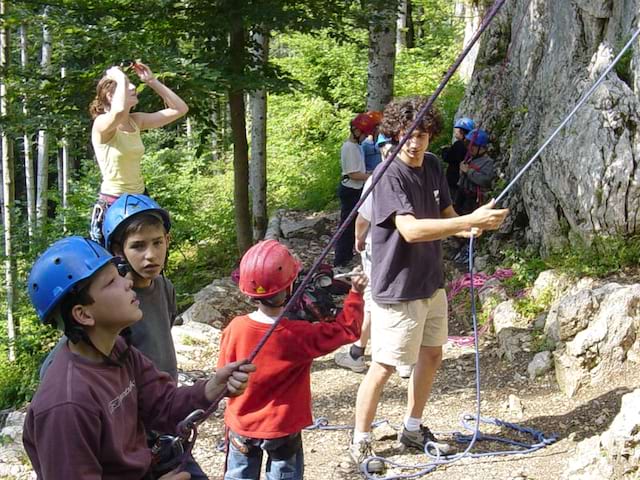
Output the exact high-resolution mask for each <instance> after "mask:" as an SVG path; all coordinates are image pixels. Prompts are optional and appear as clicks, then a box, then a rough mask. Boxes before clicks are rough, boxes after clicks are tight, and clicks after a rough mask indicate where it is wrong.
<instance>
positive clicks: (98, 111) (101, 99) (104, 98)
mask: <svg viewBox="0 0 640 480" xmlns="http://www.w3.org/2000/svg"><path fill="white" fill-rule="evenodd" d="M116 86H117V83H116V82H115V80H111V79H110V78H107V77H106V76H105V77H102V78H101V79H100V81H99V82H98V86H97V87H96V97H95V98H94V99H93V101H92V102H91V104H90V105H89V114H90V115H91V118H96V117H97V116H98V115H102V114H103V113H105V112H106V111H107V110H108V109H109V107H111V101H110V100H109V95H113V93H114V92H115V91H116Z"/></svg>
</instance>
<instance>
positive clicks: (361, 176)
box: [347, 172, 371, 181]
mask: <svg viewBox="0 0 640 480" xmlns="http://www.w3.org/2000/svg"><path fill="white" fill-rule="evenodd" d="M347 176H348V177H349V178H350V179H351V180H359V181H360V180H366V179H367V178H369V177H370V176H371V174H370V173H366V172H352V173H347Z"/></svg>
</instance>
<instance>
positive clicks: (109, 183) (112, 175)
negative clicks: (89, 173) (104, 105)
mask: <svg viewBox="0 0 640 480" xmlns="http://www.w3.org/2000/svg"><path fill="white" fill-rule="evenodd" d="M130 122H131V125H133V127H134V128H135V130H134V131H133V132H125V131H123V130H120V129H119V128H118V129H116V133H115V134H114V135H113V138H112V139H111V140H109V141H108V142H107V143H101V144H97V145H96V144H94V145H93V148H94V150H95V152H96V158H97V160H98V165H99V166H100V172H101V173H102V185H101V186H100V191H101V192H102V193H106V194H109V195H118V196H119V195H122V194H123V193H144V179H143V178H142V169H141V167H140V161H141V160H142V155H144V145H143V144H142V138H140V129H139V128H138V125H137V124H136V122H134V121H133V120H132V119H130Z"/></svg>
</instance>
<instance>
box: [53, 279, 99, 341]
mask: <svg viewBox="0 0 640 480" xmlns="http://www.w3.org/2000/svg"><path fill="white" fill-rule="evenodd" d="M90 286H91V278H89V279H87V280H85V281H83V282H80V283H79V284H78V285H76V286H74V287H73V288H72V289H71V291H70V292H69V293H68V294H67V295H65V297H64V298H63V299H62V301H61V302H60V305H59V306H58V308H57V312H56V313H55V314H54V318H55V316H59V318H60V319H61V320H62V325H61V327H62V329H63V331H64V334H65V335H66V336H67V338H68V339H69V340H71V341H72V342H73V343H78V342H79V341H80V340H82V338H83V332H84V330H83V328H82V325H80V324H79V323H78V322H76V321H75V319H74V318H73V315H72V314H71V310H72V309H73V307H75V306H76V305H91V304H92V303H93V302H94V301H95V300H94V299H93V297H92V296H91V295H90V294H89V287H90ZM51 322H52V323H54V324H55V320H54V319H52V320H51Z"/></svg>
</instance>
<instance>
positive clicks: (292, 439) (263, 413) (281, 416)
mask: <svg viewBox="0 0 640 480" xmlns="http://www.w3.org/2000/svg"><path fill="white" fill-rule="evenodd" d="M299 270H300V264H299V262H298V261H297V260H295V259H294V258H293V256H292V255H291V253H290V252H289V250H287V248H286V247H285V246H283V245H281V244H279V243H278V242H276V241H275V240H267V241H264V242H260V243H258V244H256V245H254V246H253V247H252V248H251V249H249V250H248V251H247V253H246V254H245V255H244V257H243V258H242V261H241V263H240V283H239V286H240V290H241V291H242V292H243V293H245V294H246V295H248V296H250V297H252V298H255V299H256V300H257V301H258V302H259V303H258V310H257V311H255V312H253V313H250V314H248V315H242V316H239V317H236V318H234V319H233V320H232V321H231V323H230V324H229V325H228V326H227V328H226V329H225V330H224V332H223V333H222V339H221V344H220V358H219V359H218V365H225V364H226V363H227V362H229V361H234V360H235V359H245V358H247V357H248V356H249V354H250V353H251V352H252V350H253V349H254V348H255V346H256V345H257V344H258V342H259V341H260V339H261V338H262V337H263V336H264V334H265V332H267V330H269V329H270V328H271V326H272V325H273V323H274V321H275V320H276V318H277V317H278V316H279V315H280V314H281V313H282V312H283V309H284V305H285V303H286V302H287V299H288V297H289V295H290V293H291V285H292V284H293V281H294V280H295V279H296V277H297V275H298V272H299ZM366 284H367V278H366V276H364V275H360V276H356V277H353V278H352V289H351V291H350V292H349V295H348V296H347V298H346V299H345V302H344V308H343V310H342V312H341V313H340V314H339V315H338V316H337V318H336V320H335V321H334V322H319V323H310V322H307V321H302V320H290V319H287V318H283V319H282V320H281V322H280V323H279V324H278V326H277V327H276V329H275V331H274V333H273V336H272V337H271V338H269V340H268V341H267V342H266V344H265V346H264V348H263V349H262V350H261V351H260V353H259V354H258V355H257V357H256V359H255V364H256V366H257V371H256V373H254V374H253V375H252V377H251V382H250V383H249V386H248V387H247V390H246V392H245V394H244V395H243V396H242V397H241V398H240V397H238V398H233V399H229V401H228V404H227V409H226V411H225V423H226V425H227V428H228V429H229V442H228V454H227V465H226V473H225V477H224V478H225V479H227V480H228V479H237V478H242V479H258V478H259V477H260V469H261V464H262V457H263V454H264V452H266V453H267V457H268V459H267V467H266V471H267V479H268V480H270V479H280V478H288V479H291V480H296V479H302V478H303V473H304V462H303V451H302V437H301V434H300V432H301V430H302V429H303V428H304V427H306V426H308V425H310V424H311V423H312V415H311V385H310V384H311V363H312V362H313V359H314V358H316V357H320V356H323V355H326V354H328V353H330V352H332V351H333V350H335V349H337V348H338V347H340V346H342V345H346V344H349V343H351V342H353V341H355V340H357V339H358V338H359V336H360V328H361V326H362V319H363V308H364V303H363V299H362V291H363V290H364V288H365V286H366Z"/></svg>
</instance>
